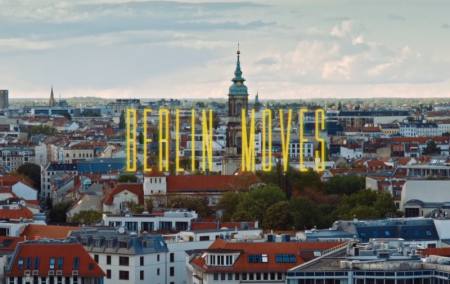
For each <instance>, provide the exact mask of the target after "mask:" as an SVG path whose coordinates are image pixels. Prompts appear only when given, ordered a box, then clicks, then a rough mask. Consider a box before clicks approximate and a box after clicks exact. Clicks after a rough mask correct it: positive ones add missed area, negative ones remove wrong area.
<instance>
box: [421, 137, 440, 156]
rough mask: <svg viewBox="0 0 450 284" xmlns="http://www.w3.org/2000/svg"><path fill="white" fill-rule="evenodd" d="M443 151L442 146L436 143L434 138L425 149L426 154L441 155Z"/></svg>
mask: <svg viewBox="0 0 450 284" xmlns="http://www.w3.org/2000/svg"><path fill="white" fill-rule="evenodd" d="M440 153H441V148H439V147H438V146H437V145H436V142H434V140H430V141H428V142H427V147H425V149H423V154H424V155H439V154H440Z"/></svg>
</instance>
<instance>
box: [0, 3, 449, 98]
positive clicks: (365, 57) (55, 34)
mask: <svg viewBox="0 0 450 284" xmlns="http://www.w3.org/2000/svg"><path fill="white" fill-rule="evenodd" d="M0 3H1V5H2V11H0V16H1V20H0V23H1V24H2V26H3V27H4V29H2V30H1V31H0V59H1V60H2V62H3V64H2V66H1V67H0V77H1V78H2V83H1V84H2V85H1V86H0V87H1V88H2V89H9V90H10V97H11V98H47V97H48V96H49V92H50V87H51V86H54V87H55V91H56V93H55V96H56V97H60V96H61V97H62V98H68V97H80V96H83V97H85V96H96V97H102V98H111V99H114V98H134V97H136V98H144V99H145V98H149V99H152V98H175V99H183V98H196V99H198V98H225V96H226V92H227V87H228V85H229V83H230V79H231V76H230V75H232V71H233V68H234V60H235V57H234V55H235V51H236V48H237V43H238V42H240V44H241V51H242V68H243V72H244V74H246V78H247V85H248V87H249V93H250V95H251V96H252V97H253V96H254V95H255V94H256V93H257V92H258V93H259V96H260V99H262V100H268V99H274V98H283V99H284V98H286V99H304V98H322V97H326V98H347V97H353V98H366V97H367V98H373V97H406V98H408V97H425V98H430V97H449V96H450V80H449V78H450V55H449V54H448V53H447V52H446V50H447V49H448V48H447V47H449V46H450V39H449V38H450V37H448V36H447V35H448V33H449V32H450V28H449V25H450V22H448V20H447V19H446V15H445V12H444V11H446V10H448V9H447V8H449V7H448V6H449V5H450V4H449V3H445V2H444V1H438V0H435V1H431V2H427V3H425V2H423V1H414V4H416V5H405V3H406V2H402V1H399V2H395V3H391V2H388V1H382V2H377V4H376V5H374V4H371V3H370V1H346V2H345V3H339V4H338V3H333V2H331V1H271V0H261V1H247V2H242V1H231V2H223V1H222V2H219V1H190V2H186V1H121V0H101V1H94V0H85V1H77V2H76V3H74V2H71V1H40V2H39V3H35V2H32V1H26V0H21V1H0ZM408 4H411V2H408ZM446 7H447V8H446ZM418 34H420V35H421V36H420V37H418V36H417V35H418Z"/></svg>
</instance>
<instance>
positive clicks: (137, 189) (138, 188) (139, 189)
mask: <svg viewBox="0 0 450 284" xmlns="http://www.w3.org/2000/svg"><path fill="white" fill-rule="evenodd" d="M125 190H127V191H129V192H132V193H134V194H136V195H137V197H138V200H139V204H144V188H143V185H142V184H140V183H118V184H117V185H116V187H115V188H114V189H113V190H112V191H111V192H110V193H109V194H108V195H107V196H106V198H105V200H104V201H103V202H104V203H105V204H107V205H111V204H113V201H114V196H115V195H116V194H118V193H120V192H122V191H125Z"/></svg>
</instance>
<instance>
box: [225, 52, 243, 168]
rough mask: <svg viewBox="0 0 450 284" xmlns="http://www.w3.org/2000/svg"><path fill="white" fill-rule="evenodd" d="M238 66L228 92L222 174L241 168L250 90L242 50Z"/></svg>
mask: <svg viewBox="0 0 450 284" xmlns="http://www.w3.org/2000/svg"><path fill="white" fill-rule="evenodd" d="M236 54H237V60H236V68H235V70H234V77H233V79H231V81H232V82H233V84H231V86H230V88H229V92H228V123H227V144H226V148H225V155H224V160H223V163H222V174H224V175H231V174H234V173H235V172H236V171H238V170H239V168H240V153H241V151H242V150H241V139H242V130H241V117H242V110H243V109H245V111H246V112H247V111H248V90H247V86H245V85H244V82H245V79H244V77H242V70H241V51H240V49H239V45H238V50H237V52H236Z"/></svg>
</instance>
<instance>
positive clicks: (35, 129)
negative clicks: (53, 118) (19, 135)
mask: <svg viewBox="0 0 450 284" xmlns="http://www.w3.org/2000/svg"><path fill="white" fill-rule="evenodd" d="M27 132H28V134H29V135H35V134H44V135H47V136H50V135H55V134H56V132H57V131H56V128H53V127H51V126H48V125H33V126H31V127H30V128H28V131H27Z"/></svg>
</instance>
